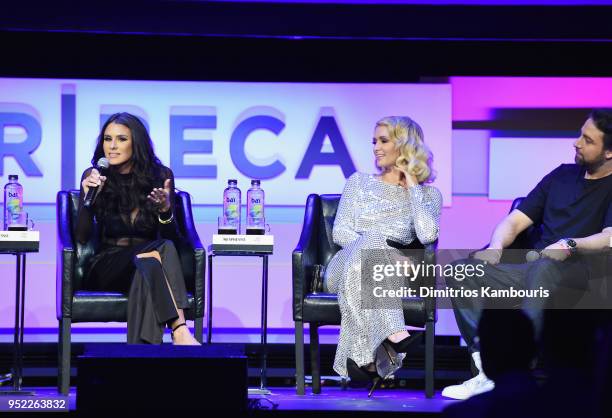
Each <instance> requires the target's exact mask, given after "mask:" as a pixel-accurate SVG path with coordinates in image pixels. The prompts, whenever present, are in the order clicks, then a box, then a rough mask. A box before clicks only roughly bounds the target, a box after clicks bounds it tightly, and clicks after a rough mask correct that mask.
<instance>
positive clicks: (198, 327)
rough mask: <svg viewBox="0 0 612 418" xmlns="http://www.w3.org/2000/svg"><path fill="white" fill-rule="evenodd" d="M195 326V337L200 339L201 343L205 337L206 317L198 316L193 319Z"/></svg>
mask: <svg viewBox="0 0 612 418" xmlns="http://www.w3.org/2000/svg"><path fill="white" fill-rule="evenodd" d="M193 326H194V328H195V330H194V331H195V332H194V334H195V339H196V340H198V342H199V343H200V344H202V341H203V338H204V318H196V319H195V320H194V321H193Z"/></svg>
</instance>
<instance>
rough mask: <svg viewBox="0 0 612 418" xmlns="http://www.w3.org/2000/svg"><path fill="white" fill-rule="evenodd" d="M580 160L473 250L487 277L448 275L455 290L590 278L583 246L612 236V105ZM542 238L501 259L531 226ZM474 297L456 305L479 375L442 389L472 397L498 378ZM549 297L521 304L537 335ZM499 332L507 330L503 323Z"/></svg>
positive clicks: (593, 246)
mask: <svg viewBox="0 0 612 418" xmlns="http://www.w3.org/2000/svg"><path fill="white" fill-rule="evenodd" d="M574 148H575V152H576V155H575V162H576V164H562V165H561V166H559V167H557V168H556V169H555V170H553V171H552V172H551V173H549V174H548V175H547V176H546V177H544V179H542V181H540V183H538V185H537V186H536V187H535V188H534V189H533V190H532V191H531V192H530V193H529V195H528V196H527V197H526V198H525V199H524V200H523V202H522V203H521V204H520V205H519V206H518V207H517V208H516V209H515V210H513V211H512V212H511V213H510V214H509V215H508V216H506V217H505V218H504V219H503V220H502V221H501V222H500V223H499V224H498V225H497V227H496V228H495V231H494V232H493V236H492V237H491V243H490V244H489V246H488V247H487V248H486V249H485V250H482V251H478V252H476V253H475V254H474V260H472V262H473V263H474V264H482V263H484V264H485V265H484V266H483V269H484V276H483V278H482V279H481V280H464V281H457V280H454V279H452V278H451V279H449V280H447V285H448V287H450V288H454V289H462V288H463V289H472V290H473V289H480V288H481V287H482V286H487V287H490V288H491V289H509V288H511V287H512V288H515V289H522V290H536V289H547V290H550V292H551V293H553V291H554V290H555V289H556V288H559V287H560V285H561V284H562V283H563V284H565V283H566V282H567V281H568V280H573V281H574V282H575V281H576V279H577V278H584V277H585V264H584V262H583V261H581V260H580V258H581V257H580V252H583V251H589V250H602V249H605V248H606V247H609V246H610V245H611V240H612V109H597V110H594V111H593V112H591V114H590V115H589V118H588V119H587V121H586V122H585V123H584V125H583V126H582V130H581V134H580V137H579V138H578V139H577V140H576V141H575V142H574ZM532 225H533V226H536V230H537V231H538V232H539V237H538V238H537V239H536V242H535V244H533V249H535V250H538V252H534V251H532V252H530V253H529V255H528V261H530V262H525V263H521V264H500V263H499V262H500V259H501V257H502V253H503V250H504V248H508V247H509V246H510V245H511V244H512V243H513V242H514V241H515V239H516V238H517V236H518V235H519V234H520V233H521V232H523V231H525V230H527V228H529V227H531V226H532ZM469 299H470V298H454V299H453V308H454V311H455V317H456V319H457V325H458V326H459V330H460V331H461V335H462V337H463V338H464V339H465V341H466V342H467V344H468V348H469V349H470V351H471V353H472V359H473V362H474V365H475V366H476V368H477V369H478V370H479V374H478V375H477V376H476V377H474V378H472V379H469V380H467V381H465V382H464V383H463V384H460V385H453V386H448V387H446V388H445V389H444V390H443V391H442V395H444V396H447V397H450V398H455V399H467V398H469V397H470V396H472V395H475V394H478V393H483V392H486V391H488V390H491V389H492V388H493V387H494V383H493V382H492V381H491V380H489V379H488V378H487V377H486V376H485V374H484V373H482V367H481V362H480V350H479V347H478V338H477V335H476V327H477V325H478V319H479V317H480V308H481V307H482V306H476V305H475V302H473V301H471V300H469ZM546 302H547V300H546V298H537V297H536V298H532V297H530V298H527V297H526V298H524V299H523V301H522V305H521V306H522V308H523V309H524V310H525V311H526V313H528V314H529V315H530V317H531V318H532V320H533V321H534V325H535V329H536V334H537V333H539V331H540V327H541V316H542V309H543V308H544V305H545V303H546ZM500 332H504V331H503V330H500Z"/></svg>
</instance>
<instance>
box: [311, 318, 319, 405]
mask: <svg viewBox="0 0 612 418" xmlns="http://www.w3.org/2000/svg"><path fill="white" fill-rule="evenodd" d="M310 371H311V374H312V393H316V394H318V393H321V359H320V355H319V326H318V324H315V323H312V322H311V323H310Z"/></svg>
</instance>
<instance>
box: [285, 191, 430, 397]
mask: <svg viewBox="0 0 612 418" xmlns="http://www.w3.org/2000/svg"><path fill="white" fill-rule="evenodd" d="M339 201H340V195H338V194H330V195H316V194H311V195H310V196H308V199H307V201H306V212H305V215H304V225H303V227H302V234H301V236H300V241H299V243H298V244H297V247H296V248H295V250H294V251H293V258H292V264H293V320H294V321H295V369H296V381H297V382H296V383H297V393H298V395H303V394H304V380H305V376H304V323H309V324H310V359H311V371H312V390H313V393H320V392H321V376H320V374H321V373H320V365H319V333H318V329H319V327H320V326H323V325H340V308H339V305H338V298H337V295H335V294H331V293H319V292H317V293H311V290H310V289H311V281H312V279H313V278H312V276H313V269H314V268H315V266H316V265H325V266H326V265H327V263H329V261H330V260H331V258H332V257H333V255H334V254H335V253H336V252H337V251H338V250H339V247H338V246H337V245H336V244H334V242H333V239H332V229H333V225H334V219H335V217H336V211H337V209H338V203H339ZM436 246H437V242H436V243H433V244H429V245H426V246H423V245H422V244H421V243H419V242H415V243H414V245H413V246H411V249H424V253H425V262H426V263H435V258H436V256H435V251H436ZM431 285H434V283H431ZM402 304H403V309H404V318H405V320H406V324H407V325H411V326H415V327H421V328H425V393H426V396H427V397H431V396H433V392H434V327H435V322H436V301H435V298H425V299H423V298H410V299H404V300H403V301H402Z"/></svg>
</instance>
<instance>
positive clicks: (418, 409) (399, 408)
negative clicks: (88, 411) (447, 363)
mask: <svg viewBox="0 0 612 418" xmlns="http://www.w3.org/2000/svg"><path fill="white" fill-rule="evenodd" d="M0 389H8V388H7V387H6V386H3V387H0ZM24 390H28V391H33V392H34V396H17V395H10V396H8V395H2V397H3V398H7V399H42V398H44V399H65V397H63V396H61V395H59V394H58V393H57V390H56V388H51V387H29V388H24ZM269 390H270V392H271V393H270V394H269V395H249V408H250V409H251V410H256V411H257V412H258V415H261V414H263V413H265V412H266V411H270V412H273V411H275V412H283V413H289V414H291V413H296V414H299V413H307V412H314V411H316V412H317V413H323V412H343V413H350V412H359V413H360V414H363V413H376V414H377V415H380V414H381V413H383V414H384V413H398V412H401V413H404V414H406V413H409V414H433V415H437V414H438V413H440V412H441V411H442V410H443V409H444V408H445V407H446V406H447V405H450V404H451V403H453V402H457V401H454V400H451V399H447V398H443V397H442V396H441V395H440V392H436V394H435V395H434V397H433V398H431V399H427V398H425V394H424V393H423V391H422V390H414V389H399V388H398V389H380V390H378V391H377V392H374V395H373V397H372V398H368V393H367V391H366V390H365V389H361V388H359V389H357V388H347V389H346V390H342V389H341V388H339V387H326V388H323V390H322V392H321V393H320V394H318V395H315V394H313V393H312V390H311V388H309V387H308V388H306V394H305V395H304V396H298V395H296V393H295V388H294V387H272V388H269ZM77 396H78V393H77V390H76V388H75V387H72V388H71V389H70V394H69V395H68V399H67V400H68V407H69V410H70V411H75V410H76V399H77ZM76 412H77V413H78V411H76Z"/></svg>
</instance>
